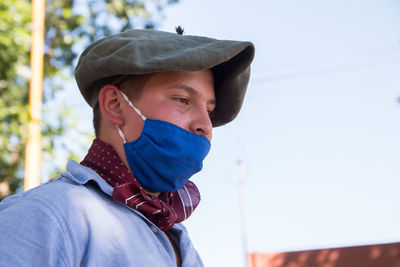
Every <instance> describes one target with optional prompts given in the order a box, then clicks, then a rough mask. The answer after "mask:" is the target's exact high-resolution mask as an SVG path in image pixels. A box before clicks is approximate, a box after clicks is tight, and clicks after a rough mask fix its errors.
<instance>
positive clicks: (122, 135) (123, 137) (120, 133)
mask: <svg viewBox="0 0 400 267" xmlns="http://www.w3.org/2000/svg"><path fill="white" fill-rule="evenodd" d="M115 127H117V129H118V133H119V136H121V138H122V140H123V141H124V144H125V143H126V139H125V135H124V133H123V132H122V131H121V129H120V128H119V127H118V126H117V125H115Z"/></svg>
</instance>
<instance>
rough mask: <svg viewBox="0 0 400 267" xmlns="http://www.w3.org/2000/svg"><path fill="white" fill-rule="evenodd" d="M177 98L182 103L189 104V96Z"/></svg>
mask: <svg viewBox="0 0 400 267" xmlns="http://www.w3.org/2000/svg"><path fill="white" fill-rule="evenodd" d="M175 100H176V101H178V102H179V103H181V104H185V105H189V99H187V98H184V97H177V98H176V99H175Z"/></svg>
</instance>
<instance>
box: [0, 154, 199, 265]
mask: <svg viewBox="0 0 400 267" xmlns="http://www.w3.org/2000/svg"><path fill="white" fill-rule="evenodd" d="M112 191H113V188H112V187H111V186H110V185H109V184H107V183H106V182H105V181H104V180H103V179H102V178H101V177H100V176H98V175H97V173H96V172H95V171H93V170H92V169H90V168H87V167H84V166H82V165H80V164H79V163H77V162H75V161H70V162H68V165H67V171H66V172H64V173H62V174H61V177H60V178H57V179H56V180H54V181H51V182H49V183H46V184H44V185H42V186H39V187H37V188H34V189H32V190H29V191H27V192H24V193H20V194H17V195H14V196H10V197H8V198H6V199H4V200H3V201H1V202H0V266H7V267H12V266H24V267H26V266H40V267H44V266H57V267H58V266H141V267H142V266H150V267H158V266H160V267H161V266H163V267H164V266H176V261H175V255H174V250H173V248H172V246H171V244H170V242H169V240H168V238H167V237H166V236H165V234H164V233H162V232H161V230H160V229H159V228H158V227H157V226H155V225H154V224H153V223H152V222H150V221H149V220H147V219H146V218H145V217H144V216H143V215H142V214H141V213H140V212H138V211H136V210H133V209H131V208H129V207H127V206H125V205H123V204H122V203H120V202H118V201H115V200H114V199H112V197H111V195H112ZM167 234H168V235H169V237H170V238H171V239H172V240H173V241H174V243H175V244H177V246H178V247H179V248H180V252H181V257H182V267H186V266H187V267H189V266H203V264H202V262H201V259H200V257H199V255H198V254H197V252H196V250H195V249H194V247H193V245H192V243H191V241H190V239H189V237H188V234H187V231H186V229H185V227H184V226H183V225H182V224H176V225H175V226H174V227H173V228H172V229H170V230H168V231H167Z"/></svg>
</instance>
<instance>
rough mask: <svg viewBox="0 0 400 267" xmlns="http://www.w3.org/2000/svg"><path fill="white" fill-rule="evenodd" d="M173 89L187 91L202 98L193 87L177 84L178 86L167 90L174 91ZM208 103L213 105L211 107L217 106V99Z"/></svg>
mask: <svg viewBox="0 0 400 267" xmlns="http://www.w3.org/2000/svg"><path fill="white" fill-rule="evenodd" d="M173 88H175V89H183V90H186V91H188V92H189V93H191V94H193V95H196V96H200V93H199V92H198V91H196V90H195V89H194V88H193V87H190V86H188V85H185V84H181V83H177V84H173V85H171V86H169V87H167V89H173ZM207 103H208V104H211V105H215V104H216V101H215V99H211V100H209V101H208V102H207Z"/></svg>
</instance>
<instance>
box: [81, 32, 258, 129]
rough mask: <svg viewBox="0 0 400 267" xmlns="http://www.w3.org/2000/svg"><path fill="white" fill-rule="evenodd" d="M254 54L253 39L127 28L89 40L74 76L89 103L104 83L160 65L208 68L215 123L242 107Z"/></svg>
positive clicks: (172, 68)
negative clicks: (246, 40)
mask: <svg viewBox="0 0 400 267" xmlns="http://www.w3.org/2000/svg"><path fill="white" fill-rule="evenodd" d="M253 57H254V45H253V44H252V43H251V42H242V41H230V40H216V39H212V38H207V37H200V36H192V35H180V34H177V33H169V32H163V31H157V30H130V31H125V32H122V33H118V34H115V35H112V36H109V37H106V38H103V39H100V40H98V41H95V42H94V43H92V44H90V45H89V46H88V47H87V48H86V49H85V50H84V51H83V53H82V54H81V56H80V58H79V61H78V64H77V66H76V68H75V79H76V82H77V84H78V87H79V90H80V91H81V94H82V95H83V97H84V98H85V100H86V102H87V103H88V104H89V105H90V106H91V107H93V106H94V105H95V104H96V103H97V102H98V93H99V91H100V89H101V87H102V86H103V85H105V84H115V83H117V82H118V81H121V80H122V79H123V78H124V77H127V76H130V75H140V74H149V73H157V72H163V71H198V70H202V69H211V71H212V72H213V75H214V81H215V82H214V83H215V97H216V108H215V111H214V116H213V117H212V119H211V120H212V123H213V126H214V127H217V126H220V125H224V124H226V123H228V122H230V121H232V120H233V119H234V118H235V117H236V116H237V114H238V113H239V111H240V108H241V107H242V104H243V100H244V96H245V93H246V89H247V85H248V82H249V78H250V63H251V62H252V60H253Z"/></svg>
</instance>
